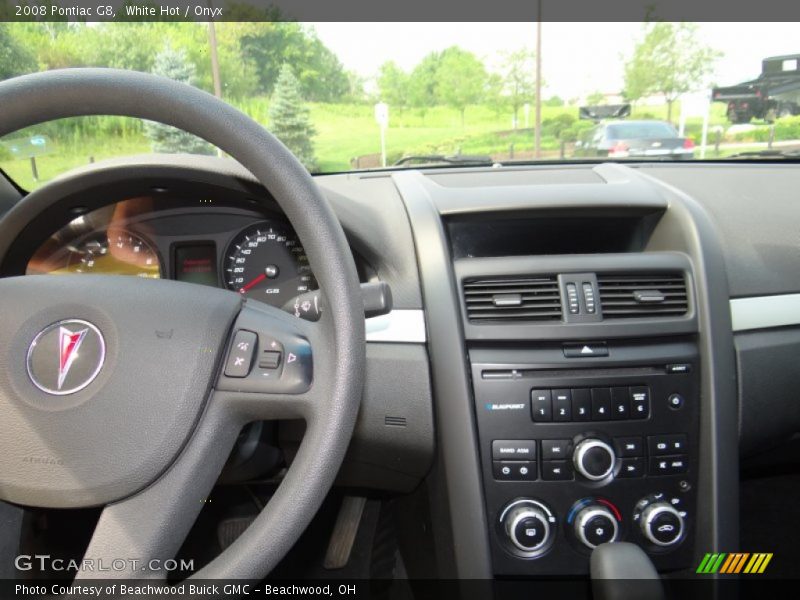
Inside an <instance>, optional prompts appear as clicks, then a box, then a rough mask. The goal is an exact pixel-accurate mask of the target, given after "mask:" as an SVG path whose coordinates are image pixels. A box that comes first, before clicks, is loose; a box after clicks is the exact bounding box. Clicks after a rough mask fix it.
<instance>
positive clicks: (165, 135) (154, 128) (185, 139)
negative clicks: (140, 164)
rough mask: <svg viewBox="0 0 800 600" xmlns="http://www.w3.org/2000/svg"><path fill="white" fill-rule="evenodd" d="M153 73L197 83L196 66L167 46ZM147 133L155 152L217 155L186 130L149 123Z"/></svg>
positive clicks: (159, 57) (180, 51)
mask: <svg viewBox="0 0 800 600" xmlns="http://www.w3.org/2000/svg"><path fill="white" fill-rule="evenodd" d="M153 73H155V74H156V75H161V76H163V77H168V78H170V79H174V80H175V81H180V82H182V83H187V84H189V85H194V84H195V81H196V74H195V67H194V64H192V63H191V62H190V61H189V60H188V59H187V57H186V51H185V50H183V49H179V50H175V49H174V48H173V47H172V46H171V45H169V44H167V45H166V46H164V49H163V50H161V52H159V53H158V55H157V56H156V59H155V64H154V66H153ZM145 133H146V134H147V137H148V138H150V143H151V145H152V146H153V151H154V152H168V153H175V152H186V153H189V154H213V153H214V148H213V147H212V146H211V145H210V144H209V143H208V142H206V141H204V140H201V139H200V138H198V137H197V136H194V135H192V134H191V133H188V132H186V131H182V130H180V129H176V128H175V127H170V126H169V125H164V124H163V123H155V122H152V121H147V122H146V123H145Z"/></svg>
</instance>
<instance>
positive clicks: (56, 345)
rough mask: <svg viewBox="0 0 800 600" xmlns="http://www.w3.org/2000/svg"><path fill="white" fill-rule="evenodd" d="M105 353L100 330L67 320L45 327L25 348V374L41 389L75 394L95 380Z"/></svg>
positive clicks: (77, 321) (57, 393) (49, 391)
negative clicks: (26, 371) (26, 357)
mask: <svg viewBox="0 0 800 600" xmlns="http://www.w3.org/2000/svg"><path fill="white" fill-rule="evenodd" d="M105 356H106V345H105V340H104V339H103V335H102V334H101V333H100V330H99V329H97V327H95V326H94V325H92V324H91V323H89V322H88V321H81V320H78V319H69V320H66V321H59V322H58V323H53V324H52V325H48V326H47V327H45V328H44V329H43V330H42V331H41V332H40V333H39V335H37V336H36V338H34V340H33V342H32V343H31V345H30V348H28V361H27V367H28V376H29V377H30V378H31V381H32V382H33V384H34V385H35V386H36V387H38V388H39V389H40V390H42V391H43V392H47V393H48V394H55V395H58V396H64V395H67V394H74V393H75V392H78V391H80V390H82V389H83V388H85V387H86V386H87V385H89V384H90V383H91V382H92V381H94V379H95V377H97V374H98V373H99V372H100V369H101V368H102V367H103V362H104V361H105Z"/></svg>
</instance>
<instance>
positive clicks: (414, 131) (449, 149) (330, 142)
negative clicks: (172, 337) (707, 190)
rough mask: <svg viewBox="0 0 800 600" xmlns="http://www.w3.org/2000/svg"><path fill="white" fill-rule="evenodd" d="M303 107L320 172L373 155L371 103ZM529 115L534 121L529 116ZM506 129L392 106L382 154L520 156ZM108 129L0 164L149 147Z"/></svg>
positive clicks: (651, 110) (472, 118) (454, 114)
mask: <svg viewBox="0 0 800 600" xmlns="http://www.w3.org/2000/svg"><path fill="white" fill-rule="evenodd" d="M234 104H235V105H237V106H238V107H239V108H241V109H242V110H244V111H245V112H246V113H247V114H249V115H251V116H252V117H253V118H255V119H256V120H257V121H258V122H260V123H262V124H265V125H267V124H268V123H267V120H268V119H267V114H268V112H267V110H268V102H267V100H266V99H264V98H252V99H249V100H246V101H242V102H234ZM309 109H310V115H311V121H312V123H313V124H314V126H315V128H316V131H317V135H316V137H315V139H314V143H315V148H316V154H317V159H318V163H319V164H318V170H319V171H322V172H329V171H346V170H349V169H350V168H351V160H352V159H353V158H355V157H357V156H362V155H368V154H377V153H379V152H380V130H379V128H378V125H377V124H376V123H375V119H374V116H373V107H372V106H371V105H366V104H311V105H309ZM531 112H532V111H531ZM679 112H680V109H679V107H678V106H677V105H676V106H675V107H674V109H673V115H674V119H675V120H677V115H678V114H679ZM564 114H569V115H571V116H572V117H574V118H576V119H577V116H578V109H577V107H550V106H544V107H542V120H543V121H544V122H547V121H548V120H549V119H554V118H556V117H558V116H560V115H564ZM519 118H520V127H524V126H525V123H524V115H523V114H522V111H520V115H519ZM530 118H531V119H533V114H531V115H530ZM632 118H656V119H664V118H666V107H665V106H657V107H641V108H638V109H635V110H634V113H633V115H632ZM711 124H712V125H716V124H725V115H724V106H722V105H719V104H714V105H713V108H712V118H711ZM701 126H702V119H700V118H691V119H689V120H688V122H687V135H690V136H691V137H693V138H694V139H695V141H696V142H699V140H700V128H701ZM129 130H130V128H129ZM510 130H511V115H510V114H508V111H496V110H493V109H492V108H491V107H487V106H470V107H468V108H467V110H466V113H465V122H464V125H463V126H462V124H461V115H460V114H459V112H458V111H456V110H454V109H452V108H448V107H441V106H437V107H434V108H431V109H429V110H427V111H426V112H425V113H424V114H423V113H421V112H420V111H418V110H414V109H405V110H392V111H391V115H390V126H389V129H388V130H387V134H386V147H387V154H388V156H389V162H390V163H391V162H393V161H394V160H396V159H397V158H400V157H401V156H403V155H407V154H425V153H441V154H454V153H456V152H458V151H461V152H462V153H464V154H501V153H507V152H508V150H509V146H510V145H511V144H513V145H514V151H515V153H520V154H524V153H525V152H530V151H531V150H532V149H533V134H532V132H531V131H530V130H528V131H516V132H513V131H510ZM109 131H113V129H112V128H111V127H110V126H109V127H108V128H107V130H104V132H99V133H97V134H93V132H92V131H91V130H88V131H82V132H79V133H78V134H74V135H73V136H72V137H71V138H69V139H68V140H58V139H53V142H54V143H55V152H53V153H52V154H49V155H46V156H42V157H40V158H38V159H37V165H38V169H39V181H38V182H37V181H34V180H33V177H32V174H31V167H30V163H29V162H28V161H27V160H4V161H0V169H3V170H4V171H5V172H6V173H8V174H9V175H10V176H11V177H12V178H13V179H14V180H15V181H17V182H18V183H19V184H20V185H21V186H22V187H23V188H25V189H34V188H36V187H38V186H39V185H41V184H42V183H44V182H46V181H49V180H51V179H53V178H54V177H55V176H57V175H58V174H60V173H63V172H65V171H68V170H70V169H72V168H75V167H77V166H80V165H85V164H87V163H89V162H90V160H91V159H92V158H93V159H94V160H97V161H99V160H102V159H105V158H112V157H116V156H127V155H133V154H141V153H147V152H150V145H149V143H148V141H147V139H146V138H145V137H144V135H143V134H133V133H128V134H127V135H125V136H122V137H120V136H119V135H116V134H114V133H110V132H109ZM15 135H19V134H15ZM12 137H13V136H12ZM559 145H560V142H559V140H558V139H556V138H555V137H554V136H552V135H547V134H545V135H544V136H543V138H542V148H543V149H544V150H546V151H547V153H546V156H551V155H554V154H555V153H556V152H557V150H558V148H559Z"/></svg>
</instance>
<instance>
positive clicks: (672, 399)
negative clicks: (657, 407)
mask: <svg viewBox="0 0 800 600" xmlns="http://www.w3.org/2000/svg"><path fill="white" fill-rule="evenodd" d="M684 404H685V401H684V399H683V396H681V395H680V394H670V396H669V398H667V406H669V407H670V408H671V409H672V410H680V409H682V408H683V405H684Z"/></svg>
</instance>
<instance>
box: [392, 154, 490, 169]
mask: <svg viewBox="0 0 800 600" xmlns="http://www.w3.org/2000/svg"><path fill="white" fill-rule="evenodd" d="M495 162H496V161H494V160H492V157H491V156H485V155H480V154H479V155H470V154H456V155H453V156H444V155H442V154H412V155H410V156H404V157H403V158H401V159H400V160H398V161H397V162H395V163H394V166H396V167H410V166H414V165H441V164H445V165H458V166H460V167H464V166H471V167H491V166H492V165H494V164H495Z"/></svg>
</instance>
